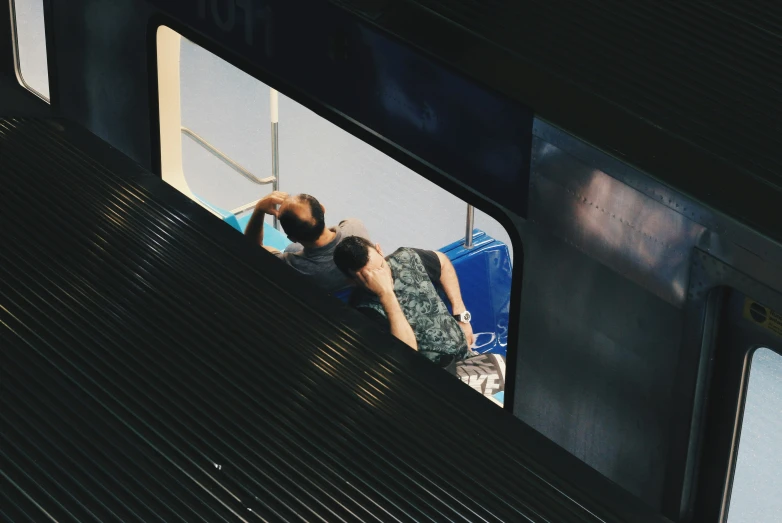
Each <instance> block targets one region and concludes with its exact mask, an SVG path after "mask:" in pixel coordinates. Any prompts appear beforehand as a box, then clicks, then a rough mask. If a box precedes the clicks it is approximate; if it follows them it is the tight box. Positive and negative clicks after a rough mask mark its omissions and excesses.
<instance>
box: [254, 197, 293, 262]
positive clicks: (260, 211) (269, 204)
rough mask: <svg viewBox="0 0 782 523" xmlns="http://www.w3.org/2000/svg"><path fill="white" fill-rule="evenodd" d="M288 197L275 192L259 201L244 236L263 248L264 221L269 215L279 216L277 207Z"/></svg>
mask: <svg viewBox="0 0 782 523" xmlns="http://www.w3.org/2000/svg"><path fill="white" fill-rule="evenodd" d="M287 197H288V193H284V192H280V191H274V192H273V193H271V194H267V195H266V196H264V197H263V198H261V199H260V200H258V203H256V204H255V209H253V214H252V216H250V221H249V222H247V228H246V229H245V230H244V235H245V236H247V237H248V238H250V239H252V240H253V241H255V242H257V243H258V245H261V246H263V221H264V219H265V218H266V215H267V214H269V215H271V216H277V213H278V212H279V211H278V210H277V206H278V205H280V204H281V203H282V202H283V200H285V198H287ZM275 250H276V249H275Z"/></svg>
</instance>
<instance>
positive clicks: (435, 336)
mask: <svg viewBox="0 0 782 523" xmlns="http://www.w3.org/2000/svg"><path fill="white" fill-rule="evenodd" d="M334 263H335V264H336V265H337V267H338V268H339V269H340V270H341V271H342V272H343V273H344V274H345V275H346V276H347V277H349V278H351V279H353V280H354V281H356V283H357V284H358V286H357V288H356V290H355V291H354V292H353V295H352V296H351V298H350V304H351V305H352V306H354V307H356V308H357V309H358V310H359V311H361V312H362V313H364V314H365V315H366V316H368V317H369V318H371V319H373V320H374V321H376V322H377V323H378V324H380V325H383V326H384V327H386V328H389V329H390V331H391V333H392V334H393V335H394V336H396V337H397V338H399V339H400V340H402V341H403V342H405V343H407V344H408V345H409V346H410V347H412V348H413V349H415V350H417V351H418V352H419V353H420V354H421V355H422V356H424V357H426V358H427V359H429V360H430V361H432V362H433V363H435V364H437V365H439V366H441V367H447V368H449V370H451V371H452V372H453V365H454V364H455V362H457V361H461V360H463V359H464V358H466V357H467V356H468V355H470V354H471V353H470V349H469V347H470V346H471V345H472V342H473V332H472V328H471V326H470V323H469V313H467V312H466V309H465V306H464V302H463V301H462V297H461V292H460V290H459V280H458V278H457V276H456V271H455V270H454V268H453V265H452V264H451V262H450V260H449V259H448V258H447V257H446V256H445V255H444V254H443V253H441V252H436V251H427V250H422V249H412V248H408V247H402V248H400V249H397V250H396V251H395V252H394V253H393V254H391V255H390V256H388V257H385V258H384V257H383V251H382V250H381V249H380V246H379V245H373V244H372V243H371V242H370V241H368V240H366V239H365V238H361V237H358V236H349V237H347V238H345V239H343V240H342V242H341V243H340V244H339V245H337V247H336V249H335V250H334ZM438 287H439V288H442V290H443V291H444V293H445V295H446V296H447V298H448V300H449V301H450V302H451V310H452V311H453V315H452V314H451V313H450V312H449V311H448V308H447V307H446V305H445V303H444V302H443V300H442V299H441V298H440V295H439V294H438Z"/></svg>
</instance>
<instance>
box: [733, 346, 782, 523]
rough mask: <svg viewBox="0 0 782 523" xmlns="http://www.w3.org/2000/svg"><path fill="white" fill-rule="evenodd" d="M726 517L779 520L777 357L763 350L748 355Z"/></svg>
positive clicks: (781, 426) (781, 402)
mask: <svg viewBox="0 0 782 523" xmlns="http://www.w3.org/2000/svg"><path fill="white" fill-rule="evenodd" d="M728 521H729V522H730V523H777V522H779V521H782V356H780V355H779V354H777V353H775V352H773V351H771V350H770V349H766V348H761V349H758V350H757V351H755V354H754V355H753V356H752V365H751V367H750V374H749V386H748V390H747V400H746V403H745V406H744V421H743V423H742V426H741V439H740V440H739V454H738V459H737V463H736V474H735V476H734V478H733V491H732V493H731V498H730V511H729V513H728Z"/></svg>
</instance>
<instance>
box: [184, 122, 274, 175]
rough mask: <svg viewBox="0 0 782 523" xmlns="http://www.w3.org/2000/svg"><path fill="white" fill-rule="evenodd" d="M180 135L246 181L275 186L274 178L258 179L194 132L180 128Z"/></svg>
mask: <svg viewBox="0 0 782 523" xmlns="http://www.w3.org/2000/svg"><path fill="white" fill-rule="evenodd" d="M182 134H184V135H185V136H187V137H188V138H191V139H192V140H193V141H195V142H196V143H197V144H198V145H200V146H201V147H203V148H204V149H206V150H207V151H209V152H210V153H212V155H213V156H215V157H216V158H217V159H218V160H220V161H222V162H223V163H224V164H226V165H227V166H228V167H230V168H231V169H233V170H234V171H236V172H237V173H239V174H241V175H242V176H244V177H245V178H246V179H247V180H249V181H251V182H253V183H255V184H258V185H268V184H270V183H271V184H274V185H273V186H275V185H276V180H275V178H274V176H267V177H266V178H258V177H257V176H255V175H254V174H253V173H251V172H250V171H248V170H247V169H245V168H244V167H242V166H241V165H239V164H238V163H236V162H235V161H233V160H231V158H229V157H228V155H226V154H225V153H224V152H222V151H221V150H220V149H218V148H217V147H215V146H214V145H212V144H211V143H209V142H207V141H206V140H205V139H204V138H203V137H202V136H200V135H199V134H197V133H196V132H195V131H193V130H191V129H188V128H187V127H182Z"/></svg>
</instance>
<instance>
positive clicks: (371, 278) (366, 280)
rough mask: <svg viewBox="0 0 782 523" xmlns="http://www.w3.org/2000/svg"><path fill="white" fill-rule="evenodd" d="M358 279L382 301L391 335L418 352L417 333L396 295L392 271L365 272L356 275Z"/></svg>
mask: <svg viewBox="0 0 782 523" xmlns="http://www.w3.org/2000/svg"><path fill="white" fill-rule="evenodd" d="M356 277H357V278H358V279H359V280H361V282H362V283H363V284H364V286H365V287H366V289H367V290H368V291H370V292H372V293H374V294H376V295H377V297H378V298H379V299H380V305H382V306H383V310H384V311H386V316H388V322H389V324H390V326H391V334H393V335H394V336H396V337H397V338H398V339H400V340H402V341H403V342H405V343H406V344H408V345H409V346H410V347H412V348H413V350H418V341H417V340H416V339H415V332H413V328H412V327H411V326H410V323H409V322H408V321H407V318H405V313H404V312H402V307H401V306H400V305H399V300H397V299H396V294H394V280H393V278H392V277H391V271H390V269H388V266H384V267H381V268H378V269H373V270H369V271H368V270H363V271H360V272H358V273H356Z"/></svg>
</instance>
